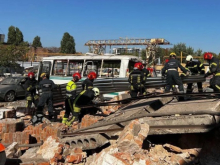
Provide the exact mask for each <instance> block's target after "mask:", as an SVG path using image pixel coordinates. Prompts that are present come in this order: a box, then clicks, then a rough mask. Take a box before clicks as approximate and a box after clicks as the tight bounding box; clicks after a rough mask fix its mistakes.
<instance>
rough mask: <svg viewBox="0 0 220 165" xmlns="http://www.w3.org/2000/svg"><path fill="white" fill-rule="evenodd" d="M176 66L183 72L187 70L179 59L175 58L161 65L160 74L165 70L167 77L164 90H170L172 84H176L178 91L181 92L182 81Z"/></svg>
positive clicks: (163, 73)
mask: <svg viewBox="0 0 220 165" xmlns="http://www.w3.org/2000/svg"><path fill="white" fill-rule="evenodd" d="M178 68H180V69H181V70H182V71H183V72H184V73H186V72H187V70H186V69H185V68H184V67H183V66H182V65H181V64H180V62H179V61H177V60H176V59H173V58H171V59H170V60H169V61H168V62H167V63H166V64H165V66H164V67H163V69H162V75H163V76H164V75H165V73H166V71H167V78H166V84H167V85H166V87H165V92H170V88H171V87H172V85H178V87H179V91H180V92H183V91H184V90H183V82H182V80H181V78H180V76H179V73H178Z"/></svg>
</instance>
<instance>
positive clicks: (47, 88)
mask: <svg viewBox="0 0 220 165" xmlns="http://www.w3.org/2000/svg"><path fill="white" fill-rule="evenodd" d="M40 77H41V78H42V80H41V81H40V83H39V89H40V91H41V92H42V94H41V96H40V100H39V103H38V106H37V111H36V115H35V116H34V117H33V119H32V122H33V124H35V123H36V122H42V118H43V109H44V105H45V104H47V107H48V112H49V120H52V119H53V117H54V120H56V116H55V115H54V112H53V93H52V90H53V89H54V88H56V87H57V86H56V85H55V84H54V82H53V81H52V80H49V79H48V78H47V74H46V73H42V74H41V75H40Z"/></svg>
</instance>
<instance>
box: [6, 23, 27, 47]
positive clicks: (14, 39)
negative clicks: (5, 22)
mask: <svg viewBox="0 0 220 165" xmlns="http://www.w3.org/2000/svg"><path fill="white" fill-rule="evenodd" d="M23 42H24V38H23V34H22V32H21V31H20V29H19V28H17V27H14V26H10V27H9V28H8V41H7V43H9V44H14V45H20V44H22V43H23Z"/></svg>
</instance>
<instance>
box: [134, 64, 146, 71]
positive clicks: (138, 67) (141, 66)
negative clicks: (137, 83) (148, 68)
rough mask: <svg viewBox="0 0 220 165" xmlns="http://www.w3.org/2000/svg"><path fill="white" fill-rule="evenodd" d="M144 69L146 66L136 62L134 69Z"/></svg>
mask: <svg viewBox="0 0 220 165" xmlns="http://www.w3.org/2000/svg"><path fill="white" fill-rule="evenodd" d="M143 68H144V66H143V64H142V63H141V62H136V63H135V64H134V69H138V70H142V69H143Z"/></svg>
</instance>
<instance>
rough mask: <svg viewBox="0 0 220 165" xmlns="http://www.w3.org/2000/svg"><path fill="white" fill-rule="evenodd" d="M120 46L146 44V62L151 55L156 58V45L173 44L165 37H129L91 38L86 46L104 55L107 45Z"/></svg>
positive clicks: (91, 50) (95, 52)
mask: <svg viewBox="0 0 220 165" xmlns="http://www.w3.org/2000/svg"><path fill="white" fill-rule="evenodd" d="M114 45H115V46H119V45H126V46H129V45H144V46H146V64H148V60H149V58H150V56H152V60H154V59H155V53H156V47H157V46H158V45H171V44H170V42H169V41H167V40H165V39H163V38H151V39H140V38H139V39H132V38H130V39H128V38H119V39H112V40H89V41H88V42H86V43H85V46H89V51H90V52H92V53H94V54H101V55H103V54H104V53H105V50H106V46H110V49H111V46H114Z"/></svg>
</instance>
